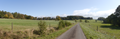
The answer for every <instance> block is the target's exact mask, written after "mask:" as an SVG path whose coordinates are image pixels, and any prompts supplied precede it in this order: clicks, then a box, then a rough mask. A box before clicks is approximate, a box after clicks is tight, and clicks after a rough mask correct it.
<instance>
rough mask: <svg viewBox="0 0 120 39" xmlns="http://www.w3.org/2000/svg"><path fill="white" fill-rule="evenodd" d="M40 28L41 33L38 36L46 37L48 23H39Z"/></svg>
mask: <svg viewBox="0 0 120 39" xmlns="http://www.w3.org/2000/svg"><path fill="white" fill-rule="evenodd" d="M38 27H39V30H38V31H39V32H38V34H39V35H45V31H46V27H47V26H46V22H44V21H40V22H39V23H38Z"/></svg>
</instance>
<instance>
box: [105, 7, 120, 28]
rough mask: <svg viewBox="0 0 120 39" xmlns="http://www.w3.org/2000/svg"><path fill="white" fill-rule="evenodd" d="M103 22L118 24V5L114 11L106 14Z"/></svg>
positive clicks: (119, 23) (119, 19)
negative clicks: (108, 14)
mask: <svg viewBox="0 0 120 39" xmlns="http://www.w3.org/2000/svg"><path fill="white" fill-rule="evenodd" d="M103 23H110V24H112V25H114V26H120V6H118V8H117V9H116V12H115V13H113V14H111V15H110V16H108V17H107V18H106V19H105V20H104V21H103Z"/></svg>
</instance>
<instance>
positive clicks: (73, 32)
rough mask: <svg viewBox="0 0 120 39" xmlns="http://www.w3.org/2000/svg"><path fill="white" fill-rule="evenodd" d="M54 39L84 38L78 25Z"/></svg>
mask: <svg viewBox="0 0 120 39" xmlns="http://www.w3.org/2000/svg"><path fill="white" fill-rule="evenodd" d="M56 39H86V37H85V35H84V33H83V31H82V29H81V27H80V25H79V23H78V24H76V25H75V26H73V27H72V28H70V29H69V30H68V31H66V32H65V33H63V34H62V35H60V36H59V37H57V38H56Z"/></svg>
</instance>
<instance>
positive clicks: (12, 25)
mask: <svg viewBox="0 0 120 39" xmlns="http://www.w3.org/2000/svg"><path fill="white" fill-rule="evenodd" d="M11 30H12V32H13V23H11Z"/></svg>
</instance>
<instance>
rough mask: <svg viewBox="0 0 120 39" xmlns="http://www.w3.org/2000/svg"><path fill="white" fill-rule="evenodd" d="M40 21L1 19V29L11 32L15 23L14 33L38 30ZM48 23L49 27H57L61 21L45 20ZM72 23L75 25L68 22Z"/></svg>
mask: <svg viewBox="0 0 120 39" xmlns="http://www.w3.org/2000/svg"><path fill="white" fill-rule="evenodd" d="M39 21H40V20H25V19H0V29H2V30H5V31H9V30H11V24H12V23H13V31H18V30H26V29H38V22H39ZM43 21H45V22H46V23H47V26H49V25H50V26H51V27H57V26H58V22H59V21H55V20H43ZM67 21H69V22H71V23H75V22H74V21H73V20H67Z"/></svg>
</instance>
